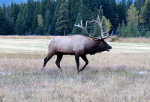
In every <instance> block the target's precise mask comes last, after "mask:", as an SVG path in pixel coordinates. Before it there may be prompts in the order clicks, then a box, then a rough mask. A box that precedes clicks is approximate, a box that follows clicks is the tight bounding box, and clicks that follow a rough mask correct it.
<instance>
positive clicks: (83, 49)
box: [43, 18, 112, 73]
mask: <svg viewBox="0 0 150 102" xmlns="http://www.w3.org/2000/svg"><path fill="white" fill-rule="evenodd" d="M88 23H96V24H98V26H99V30H100V37H97V38H95V37H92V36H91V35H90V34H89V33H88V31H87V24H88ZM102 24H103V18H102V20H100V19H99V20H92V21H86V24H85V26H83V23H82V21H81V24H77V25H76V24H75V26H76V27H79V28H81V29H82V30H84V31H85V32H86V33H87V34H88V36H83V35H71V36H56V37H55V38H53V39H52V40H51V41H50V43H49V45H48V54H47V56H46V58H45V59H44V64H43V68H44V67H45V66H46V63H47V62H48V61H49V60H50V59H51V58H52V57H53V56H54V55H57V59H56V62H55V63H56V65H57V67H58V68H59V69H60V71H62V69H61V66H60V62H61V60H62V57H63V55H75V61H76V65H77V71H78V73H79V72H81V71H83V70H84V69H85V67H86V66H87V65H88V63H89V61H88V59H87V57H86V55H87V54H90V55H93V54H95V53H100V52H103V51H109V50H110V49H112V47H111V46H110V45H108V44H107V43H106V42H105V41H104V39H106V38H108V37H110V35H109V34H108V32H103V28H102ZM104 35H106V36H104ZM80 57H81V58H82V59H83V60H84V61H85V65H84V66H83V67H82V68H81V69H79V64H80V62H79V58H80Z"/></svg>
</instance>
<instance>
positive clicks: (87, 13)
mask: <svg viewBox="0 0 150 102" xmlns="http://www.w3.org/2000/svg"><path fill="white" fill-rule="evenodd" d="M84 2H85V1H84V0H81V1H80V6H79V11H78V15H77V19H76V22H75V24H78V23H79V22H80V21H81V20H82V21H83V24H85V22H86V21H87V20H91V19H93V16H92V15H93V13H92V12H91V10H90V9H89V8H88V7H87V6H86V5H85V3H84ZM88 28H93V26H89V27H88ZM80 31H81V29H79V28H77V27H75V26H74V27H73V31H72V34H79V33H80ZM81 34H85V32H81Z"/></svg>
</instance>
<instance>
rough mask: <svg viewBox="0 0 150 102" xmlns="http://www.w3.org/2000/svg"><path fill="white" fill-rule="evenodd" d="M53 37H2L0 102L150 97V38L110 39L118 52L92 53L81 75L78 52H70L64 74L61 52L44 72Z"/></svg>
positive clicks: (117, 101)
mask: <svg viewBox="0 0 150 102" xmlns="http://www.w3.org/2000/svg"><path fill="white" fill-rule="evenodd" d="M48 38H49V37H38V38H37V37H28V38H24V37H5V36H3V37H0V102H149V101H150V43H149V42H144V43H142V42H140V43H138V42H136V43H134V42H131V43H129V42H130V41H128V43H127V42H126V41H123V42H108V43H109V44H110V45H111V46H112V47H113V49H112V51H110V52H104V53H99V54H96V55H93V56H91V55H88V56H87V57H88V59H89V62H90V63H89V65H88V66H87V68H86V69H85V70H84V72H82V73H80V74H77V70H76V64H75V60H74V56H64V58H63V60H62V62H61V66H62V69H63V72H62V73H61V72H60V71H59V69H58V68H57V67H56V65H55V64H54V62H55V59H56V57H55V56H54V57H53V58H52V59H51V60H50V61H49V62H48V64H47V66H46V71H45V72H42V71H41V68H42V64H43V59H44V57H45V56H46V54H47V45H48V42H49V40H48ZM132 41H133V40H132ZM83 64H84V62H83V61H82V60H81V66H83Z"/></svg>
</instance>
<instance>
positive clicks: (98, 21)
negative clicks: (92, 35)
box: [90, 16, 110, 39]
mask: <svg viewBox="0 0 150 102" xmlns="http://www.w3.org/2000/svg"><path fill="white" fill-rule="evenodd" d="M103 21H104V17H103V18H102V20H100V17H99V16H98V20H92V21H90V23H93V22H95V23H97V24H98V26H99V29H100V38H101V39H106V38H108V37H110V36H109V34H108V32H103ZM105 34H107V35H106V36H104V35H105Z"/></svg>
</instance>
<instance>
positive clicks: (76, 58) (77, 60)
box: [75, 55, 80, 73]
mask: <svg viewBox="0 0 150 102" xmlns="http://www.w3.org/2000/svg"><path fill="white" fill-rule="evenodd" d="M75 60H76V64H77V71H78V73H79V72H80V71H79V65H80V62H79V55H75Z"/></svg>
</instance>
